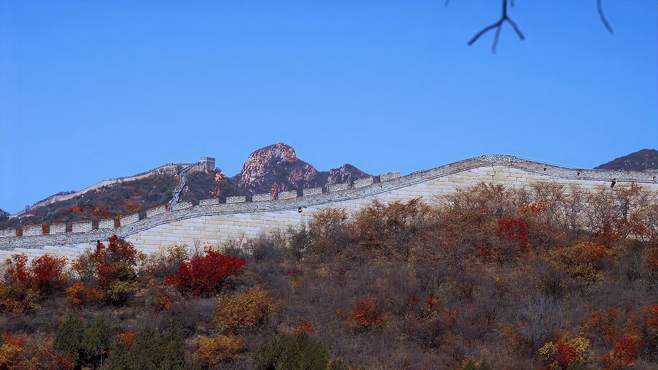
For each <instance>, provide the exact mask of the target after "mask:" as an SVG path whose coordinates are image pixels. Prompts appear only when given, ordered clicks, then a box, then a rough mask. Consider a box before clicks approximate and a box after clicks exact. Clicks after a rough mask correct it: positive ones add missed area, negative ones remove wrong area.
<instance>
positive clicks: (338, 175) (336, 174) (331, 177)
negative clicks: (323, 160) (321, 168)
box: [325, 163, 370, 184]
mask: <svg viewBox="0 0 658 370" xmlns="http://www.w3.org/2000/svg"><path fill="white" fill-rule="evenodd" d="M367 176H370V175H368V174H367V173H365V172H363V171H361V170H360V169H358V168H356V167H354V166H352V165H351V164H349V163H346V164H344V165H342V166H340V167H338V168H332V169H330V170H329V171H328V172H327V179H326V181H325V183H326V184H338V183H343V182H351V181H354V180H356V179H360V178H362V177H367Z"/></svg>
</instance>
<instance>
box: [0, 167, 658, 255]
mask: <svg viewBox="0 0 658 370" xmlns="http://www.w3.org/2000/svg"><path fill="white" fill-rule="evenodd" d="M382 180H383V181H382ZM481 182H487V183H493V184H502V185H505V186H509V187H515V188H519V187H525V186H528V185H531V184H534V183H541V182H554V183H555V182H556V183H560V184H564V185H572V184H573V185H578V186H581V187H583V188H585V189H596V188H599V187H608V188H609V187H611V186H613V184H614V186H621V185H624V184H626V185H628V184H630V183H636V184H638V185H640V186H643V187H645V188H646V189H649V190H655V191H658V181H657V180H656V174H655V173H641V172H620V171H605V170H584V169H583V170H581V169H567V168H561V167H556V166H550V165H547V164H542V163H537V162H530V161H525V160H521V159H518V158H515V157H510V156H483V157H477V158H473V159H469V160H465V161H461V162H456V163H452V164H449V165H446V166H442V167H437V168H434V169H431V170H427V171H420V172H415V173H412V174H410V175H407V176H399V175H398V174H384V175H380V176H379V177H375V178H366V179H362V180H359V181H355V183H354V184H334V185H330V186H328V189H326V190H327V191H326V192H323V191H322V190H323V189H321V188H314V189H304V190H303V191H302V195H301V196H296V194H295V193H293V192H291V193H282V194H284V196H281V194H279V200H273V199H272V198H271V196H270V194H262V195H255V196H253V197H252V200H251V201H246V199H245V198H244V197H234V198H230V199H227V201H226V203H220V202H219V201H218V200H217V199H209V200H202V201H200V202H199V205H198V206H193V205H192V204H190V203H177V204H175V205H173V206H172V207H171V208H170V209H169V210H166V209H164V208H163V209H153V210H152V211H151V212H147V215H146V218H144V219H142V220H140V219H139V215H137V214H135V215H130V216H127V217H124V218H122V219H121V220H120V226H119V227H118V228H113V227H114V225H113V224H112V226H110V225H111V224H110V222H104V223H102V224H99V227H98V228H97V229H91V223H88V222H87V223H80V224H74V225H73V230H72V232H64V230H62V225H61V224H60V225H51V227H50V234H48V235H42V232H40V230H41V229H37V228H36V227H33V228H29V227H26V228H24V231H25V230H30V232H29V233H28V234H30V235H27V234H26V233H25V232H24V233H23V236H22V237H16V236H15V235H16V230H0V258H1V257H5V256H8V255H10V254H13V253H17V252H18V253H26V254H28V255H29V256H35V255H39V254H43V253H46V252H47V253H51V254H61V255H65V256H68V257H75V256H77V255H79V254H80V253H82V251H84V249H86V248H90V247H93V246H94V245H95V242H96V241H97V240H106V239H107V238H109V237H110V236H111V235H112V234H117V235H119V236H122V237H124V238H127V239H128V240H130V241H131V242H133V243H134V244H135V245H136V246H137V247H138V248H139V249H141V250H143V251H145V252H150V251H154V250H156V249H158V248H160V247H164V246H168V245H172V244H186V245H189V246H194V245H203V244H205V243H210V244H220V243H223V242H226V241H228V240H236V239H237V240H240V239H245V238H251V237H257V236H259V235H261V234H263V233H266V232H269V231H273V230H277V229H286V228H287V227H290V226H298V225H300V224H302V223H305V222H306V221H307V220H308V219H310V217H311V216H312V214H313V212H315V211H317V210H318V209H322V208H327V207H333V208H344V209H346V210H347V211H348V212H355V211H357V210H359V209H361V208H362V207H363V206H365V205H367V204H368V203H370V202H372V201H373V200H379V201H382V202H391V201H396V200H399V201H406V200H410V199H412V198H416V197H421V198H423V199H424V200H425V201H427V202H429V203H432V202H435V201H436V200H437V197H438V196H441V195H445V194H448V193H450V192H453V191H455V189H458V188H464V187H468V186H473V185H476V184H478V183H481ZM617 184H618V185H617ZM293 195H295V196H293Z"/></svg>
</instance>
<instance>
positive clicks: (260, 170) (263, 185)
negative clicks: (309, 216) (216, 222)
mask: <svg viewBox="0 0 658 370" xmlns="http://www.w3.org/2000/svg"><path fill="white" fill-rule="evenodd" d="M366 176H369V175H368V174H367V173H365V172H363V171H361V170H359V169H358V168H356V167H354V166H352V165H350V164H345V165H343V166H341V167H339V168H334V169H331V170H329V171H318V170H317V169H315V167H313V166H312V165H310V164H308V163H306V162H304V161H302V160H301V159H299V158H297V154H296V153H295V149H294V148H293V147H291V146H290V145H287V144H283V143H278V144H274V145H270V146H267V147H264V148H261V149H258V150H256V151H255V152H253V153H251V155H249V157H248V158H247V160H246V161H245V162H244V165H243V166H242V171H241V172H240V173H239V174H238V175H237V176H236V177H235V181H236V183H237V185H238V187H239V188H240V189H241V190H242V191H243V192H244V193H245V194H255V193H267V192H279V191H287V190H292V189H303V188H311V187H319V186H324V185H327V184H335V183H341V182H350V181H353V180H356V179H358V178H362V177H366Z"/></svg>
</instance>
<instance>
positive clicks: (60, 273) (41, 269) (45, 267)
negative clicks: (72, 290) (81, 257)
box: [30, 254, 66, 294]
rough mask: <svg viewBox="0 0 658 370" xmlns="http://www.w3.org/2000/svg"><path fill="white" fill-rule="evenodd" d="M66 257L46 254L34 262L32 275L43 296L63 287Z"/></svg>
mask: <svg viewBox="0 0 658 370" xmlns="http://www.w3.org/2000/svg"><path fill="white" fill-rule="evenodd" d="M65 266H66V257H53V256H50V255H48V254H44V255H42V256H39V257H37V258H35V259H33V260H32V269H31V272H30V275H31V276H32V279H33V280H34V283H35V284H36V287H37V289H38V290H39V292H41V294H48V293H51V292H53V291H55V290H58V289H60V288H62V287H63V285H64V282H65V276H64V267H65Z"/></svg>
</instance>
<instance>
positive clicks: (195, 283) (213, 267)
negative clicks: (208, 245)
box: [166, 250, 246, 296]
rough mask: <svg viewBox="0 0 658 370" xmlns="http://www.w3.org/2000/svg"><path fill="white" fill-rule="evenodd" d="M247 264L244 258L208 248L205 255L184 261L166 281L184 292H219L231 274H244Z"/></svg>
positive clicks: (207, 293)
mask: <svg viewBox="0 0 658 370" xmlns="http://www.w3.org/2000/svg"><path fill="white" fill-rule="evenodd" d="M245 264H246V261H245V260H244V259H242V258H238V257H233V256H227V255H224V254H221V253H219V252H215V251H212V250H207V251H206V252H205V255H204V256H195V257H194V258H192V259H191V260H189V261H185V262H183V263H182V264H181V265H180V267H179V268H178V271H177V272H176V274H174V275H172V276H170V277H168V278H167V279H166V282H167V284H170V285H173V286H175V287H176V288H178V289H179V290H180V291H181V292H183V293H186V294H191V295H194V296H208V295H212V294H215V293H219V292H220V291H221V290H222V288H223V287H224V285H225V283H226V280H227V279H228V278H229V277H230V276H236V275H240V274H242V272H243V266H244V265H245Z"/></svg>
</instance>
